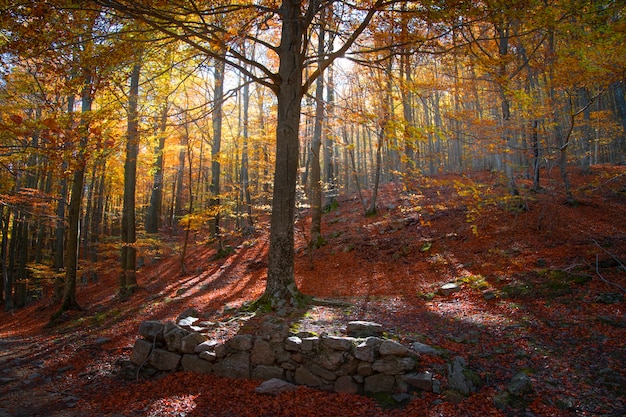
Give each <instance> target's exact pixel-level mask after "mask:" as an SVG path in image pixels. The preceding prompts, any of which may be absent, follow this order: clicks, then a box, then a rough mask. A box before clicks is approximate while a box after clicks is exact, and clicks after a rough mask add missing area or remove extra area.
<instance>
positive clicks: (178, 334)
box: [164, 326, 189, 352]
mask: <svg viewBox="0 0 626 417" xmlns="http://www.w3.org/2000/svg"><path fill="white" fill-rule="evenodd" d="M188 334H189V332H188V331H187V330H184V329H182V328H181V327H178V326H176V327H173V328H172V329H171V330H170V331H168V332H167V333H165V336H164V337H165V345H166V346H167V350H169V351H170V352H182V350H183V345H182V343H183V337H185V336H187V335H188Z"/></svg>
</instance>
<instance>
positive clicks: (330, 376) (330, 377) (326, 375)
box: [309, 364, 337, 381]
mask: <svg viewBox="0 0 626 417" xmlns="http://www.w3.org/2000/svg"><path fill="white" fill-rule="evenodd" d="M309 370H310V371H311V372H312V373H314V374H315V375H317V376H319V377H320V378H322V379H324V380H326V381H334V380H335V379H337V375H335V374H334V373H333V372H331V371H329V370H327V369H325V368H322V367H321V366H319V365H316V364H313V365H311V366H310V367H309Z"/></svg>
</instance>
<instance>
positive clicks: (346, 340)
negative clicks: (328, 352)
mask: <svg viewBox="0 0 626 417" xmlns="http://www.w3.org/2000/svg"><path fill="white" fill-rule="evenodd" d="M355 342H356V339H355V338H353V337H341V336H322V344H323V345H324V346H327V347H329V348H331V349H334V350H341V351H349V350H350V349H351V348H352V346H354V344H355Z"/></svg>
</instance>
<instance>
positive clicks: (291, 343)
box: [285, 336, 302, 352]
mask: <svg viewBox="0 0 626 417" xmlns="http://www.w3.org/2000/svg"><path fill="white" fill-rule="evenodd" d="M301 349H302V339H300V338H299V337H298V336H289V337H288V338H287V339H286V340H285V350H288V351H289V352H300V350H301Z"/></svg>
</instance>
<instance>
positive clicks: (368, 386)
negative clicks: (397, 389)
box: [364, 374, 396, 394]
mask: <svg viewBox="0 0 626 417" xmlns="http://www.w3.org/2000/svg"><path fill="white" fill-rule="evenodd" d="M395 383H396V378H394V377H393V375H385V374H376V375H372V376H368V377H366V378H365V387H364V389H365V393H366V394H375V393H377V392H393V389H394V386H395Z"/></svg>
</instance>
